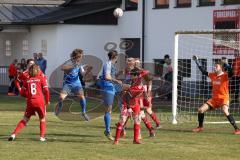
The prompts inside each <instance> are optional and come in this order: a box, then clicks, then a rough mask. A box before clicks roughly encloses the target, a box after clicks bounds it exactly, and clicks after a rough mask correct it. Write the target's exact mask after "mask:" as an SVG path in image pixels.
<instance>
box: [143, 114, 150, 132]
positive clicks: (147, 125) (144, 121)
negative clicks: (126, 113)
mask: <svg viewBox="0 0 240 160" xmlns="http://www.w3.org/2000/svg"><path fill="white" fill-rule="evenodd" d="M142 121H143V123H144V124H145V126H146V127H147V129H148V130H149V131H151V130H152V124H151V122H150V121H149V120H148V118H147V117H144V118H142Z"/></svg>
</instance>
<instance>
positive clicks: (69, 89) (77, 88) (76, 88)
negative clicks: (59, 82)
mask: <svg viewBox="0 0 240 160" xmlns="http://www.w3.org/2000/svg"><path fill="white" fill-rule="evenodd" d="M82 91H83V87H82V85H81V84H80V85H72V84H64V85H63V88H62V92H64V93H66V94H68V95H70V94H71V93H72V94H74V95H77V94H79V92H82Z"/></svg>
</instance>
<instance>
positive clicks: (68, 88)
mask: <svg viewBox="0 0 240 160" xmlns="http://www.w3.org/2000/svg"><path fill="white" fill-rule="evenodd" d="M70 57H71V59H70V60H69V61H67V62H66V63H64V64H63V65H62V66H61V69H62V71H64V80H63V88H62V91H61V92H60V96H59V101H58V104H57V105H56V107H55V115H59V113H60V112H61V110H62V107H63V100H64V99H65V98H66V97H67V96H68V95H69V94H71V93H73V94H74V95H76V96H77V97H78V98H79V99H80V106H81V108H82V116H83V118H84V119H85V120H86V121H89V120H90V119H89V117H88V116H87V114H86V98H85V96H84V92H83V87H82V84H81V81H80V79H79V73H81V74H82V75H83V74H84V72H85V71H84V69H83V66H81V65H80V62H81V60H82V58H83V50H81V49H75V50H73V52H72V53H71V55H70Z"/></svg>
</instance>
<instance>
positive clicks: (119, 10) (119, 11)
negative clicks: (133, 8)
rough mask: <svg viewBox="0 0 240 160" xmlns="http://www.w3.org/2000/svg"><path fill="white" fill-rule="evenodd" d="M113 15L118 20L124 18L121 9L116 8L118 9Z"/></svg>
mask: <svg viewBox="0 0 240 160" xmlns="http://www.w3.org/2000/svg"><path fill="white" fill-rule="evenodd" d="M113 15H114V16H115V17H116V18H119V17H122V16H123V10H122V9H121V8H116V9H114V11H113Z"/></svg>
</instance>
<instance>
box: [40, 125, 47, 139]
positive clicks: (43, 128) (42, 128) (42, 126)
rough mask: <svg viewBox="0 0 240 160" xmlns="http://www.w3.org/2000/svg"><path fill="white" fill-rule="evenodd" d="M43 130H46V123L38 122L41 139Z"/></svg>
mask: <svg viewBox="0 0 240 160" xmlns="http://www.w3.org/2000/svg"><path fill="white" fill-rule="evenodd" d="M45 130H46V122H45V121H44V122H42V121H40V137H43V138H44V136H45Z"/></svg>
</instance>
